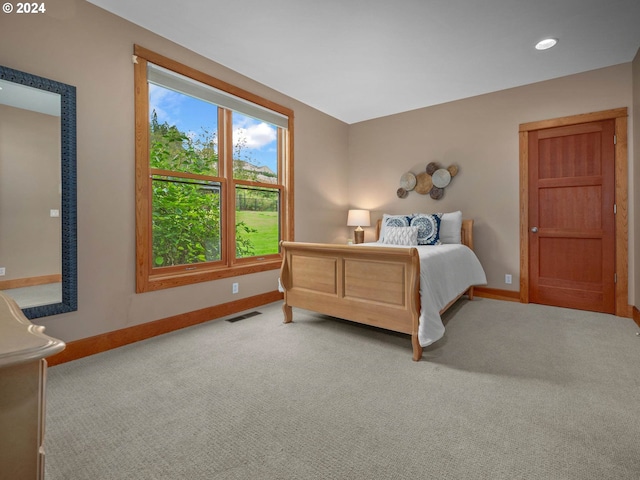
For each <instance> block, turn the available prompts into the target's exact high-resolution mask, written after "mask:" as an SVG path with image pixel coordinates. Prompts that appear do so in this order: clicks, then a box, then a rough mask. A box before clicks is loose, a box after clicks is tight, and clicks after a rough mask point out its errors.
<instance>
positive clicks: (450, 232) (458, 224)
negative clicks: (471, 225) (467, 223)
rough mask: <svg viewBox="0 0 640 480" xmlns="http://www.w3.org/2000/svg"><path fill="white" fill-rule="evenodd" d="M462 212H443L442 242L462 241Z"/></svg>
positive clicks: (441, 224)
mask: <svg viewBox="0 0 640 480" xmlns="http://www.w3.org/2000/svg"><path fill="white" fill-rule="evenodd" d="M461 229H462V212H461V211H459V210H458V211H457V212H451V213H443V214H442V219H441V221H440V241H441V242H442V243H462V237H461V235H460V230H461Z"/></svg>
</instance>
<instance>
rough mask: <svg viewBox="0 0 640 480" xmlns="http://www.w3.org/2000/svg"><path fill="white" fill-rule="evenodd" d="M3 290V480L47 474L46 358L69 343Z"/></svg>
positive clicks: (0, 310) (0, 342)
mask: <svg viewBox="0 0 640 480" xmlns="http://www.w3.org/2000/svg"><path fill="white" fill-rule="evenodd" d="M43 332H44V327H41V326H38V325H34V324H32V323H31V322H30V321H29V320H28V319H27V318H26V317H25V316H24V314H23V313H22V310H20V307H18V305H17V304H16V302H15V301H14V300H13V299H12V298H11V297H8V296H7V295H5V294H3V293H2V292H0V480H26V479H29V480H34V479H42V478H44V425H45V382H46V376H47V361H46V360H45V358H46V357H49V356H51V355H53V354H55V353H58V352H61V351H62V350H64V347H65V344H64V342H62V341H60V340H56V339H55V338H52V337H49V336H47V335H45V334H44V333H43Z"/></svg>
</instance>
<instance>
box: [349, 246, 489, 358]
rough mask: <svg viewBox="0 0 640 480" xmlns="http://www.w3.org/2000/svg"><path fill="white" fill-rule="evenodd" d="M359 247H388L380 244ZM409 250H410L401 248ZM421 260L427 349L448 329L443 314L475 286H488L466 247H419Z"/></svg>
mask: <svg viewBox="0 0 640 480" xmlns="http://www.w3.org/2000/svg"><path fill="white" fill-rule="evenodd" d="M359 245H370V246H384V247H388V248H394V247H396V248H397V246H395V245H386V244H384V245H383V244H381V243H378V242H373V243H361V244H359ZM400 248H406V247H400ZM414 248H416V249H418V254H419V256H420V303H421V308H420V327H419V330H418V339H419V341H420V345H422V346H423V347H426V346H428V345H431V344H432V343H433V342H435V341H437V340H440V339H441V338H442V336H443V335H444V325H443V324H442V319H441V318H440V310H442V309H443V308H444V307H446V306H447V304H448V303H449V302H450V301H452V300H453V299H454V298H456V297H457V296H458V295H460V294H462V293H464V292H465V291H466V290H467V288H469V287H471V286H475V285H486V283H487V277H486V275H485V273H484V269H483V268H482V265H480V261H479V260H478V257H476V254H475V253H473V250H471V249H470V248H469V247H467V246H466V245H461V244H447V245H418V246H415V247H414Z"/></svg>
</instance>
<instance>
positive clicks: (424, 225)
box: [410, 213, 441, 245]
mask: <svg viewBox="0 0 640 480" xmlns="http://www.w3.org/2000/svg"><path fill="white" fill-rule="evenodd" d="M440 215H441V214H440V213H431V214H426V213H417V214H415V215H414V216H413V217H411V222H410V225H411V226H412V227H414V226H415V227H418V245H440V243H441V242H440Z"/></svg>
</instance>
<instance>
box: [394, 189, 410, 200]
mask: <svg viewBox="0 0 640 480" xmlns="http://www.w3.org/2000/svg"><path fill="white" fill-rule="evenodd" d="M396 194H397V195H398V198H406V196H407V195H409V192H407V191H406V190H405V189H404V188H402V187H400V188H399V189H398V190H397V191H396Z"/></svg>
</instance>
